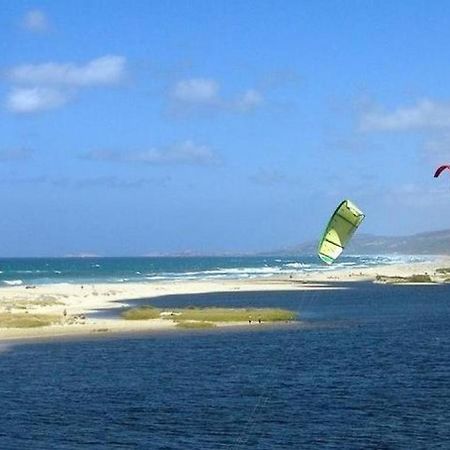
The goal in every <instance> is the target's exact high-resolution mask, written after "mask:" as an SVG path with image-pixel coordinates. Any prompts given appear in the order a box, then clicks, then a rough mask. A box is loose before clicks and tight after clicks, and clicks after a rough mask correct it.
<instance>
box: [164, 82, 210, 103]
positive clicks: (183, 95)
mask: <svg viewBox="0 0 450 450" xmlns="http://www.w3.org/2000/svg"><path fill="white" fill-rule="evenodd" d="M171 97H172V99H173V100H174V101H176V102H181V103H187V104H194V105H212V104H216V103H218V102H219V84H218V83H217V82H216V81H214V80H210V79H205V78H193V79H190V80H182V81H178V82H177V83H176V84H175V85H174V86H173V88H172V91H171Z"/></svg>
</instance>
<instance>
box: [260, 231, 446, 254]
mask: <svg viewBox="0 0 450 450" xmlns="http://www.w3.org/2000/svg"><path fill="white" fill-rule="evenodd" d="M317 245H318V241H307V242H304V243H301V244H298V245H293V246H289V247H285V248H282V249H278V250H275V251H270V252H266V253H264V254H265V255H279V256H283V255H286V256H291V255H298V254H313V253H316V250H317ZM346 253H347V254H360V255H377V254H378V255H382V254H397V255H450V229H445V230H438V231H428V232H421V233H415V234H411V235H406V236H378V235H374V234H368V233H360V234H356V235H355V236H354V237H353V239H352V240H351V241H350V243H349V244H348V246H347V248H346ZM261 254H262V253H261Z"/></svg>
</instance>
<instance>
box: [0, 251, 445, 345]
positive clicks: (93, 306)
mask: <svg viewBox="0 0 450 450" xmlns="http://www.w3.org/2000/svg"><path fill="white" fill-rule="evenodd" d="M442 267H450V257H437V258H436V259H434V260H433V261H428V262H417V263H409V264H392V265H382V266H373V267H368V268H343V269H339V270H335V271H330V272H309V273H306V274H305V273H304V272H297V273H294V274H293V275H292V276H291V277H287V276H285V275H284V276H278V277H270V278H267V277H263V278H250V279H222V280H210V279H209V280H195V281H192V280H189V281H183V280H177V281H158V282H137V283H89V284H68V283H62V284H42V285H36V286H35V287H34V288H33V289H27V286H24V285H21V286H2V287H0V312H1V313H2V314H4V315H8V314H10V315H11V314H18V315H23V314H26V315H28V316H23V317H31V316H32V315H40V314H42V315H48V316H53V317H57V318H58V320H60V321H62V322H65V323H60V324H53V325H48V326H42V327H36V328H4V327H3V328H0V342H6V341H17V340H19V341H26V342H34V341H37V340H38V341H39V340H42V339H62V338H64V339H65V338H73V337H80V336H85V337H87V336H92V337H93V336H113V335H120V334H133V333H139V334H140V333H149V332H159V331H169V330H176V329H177V328H176V323H175V322H173V321H171V320H169V319H167V318H157V319H151V320H125V319H122V318H116V319H105V318H98V317H95V316H89V314H90V313H92V312H94V311H102V310H110V309H114V308H118V309H120V308H124V307H127V306H129V304H128V303H127V301H128V300H137V299H152V298H156V297H161V296H168V295H182V294H200V293H202V294H207V293H214V292H216V293H217V292H231V293H232V292H250V291H261V292H267V291H272V292H277V291H288V290H291V291H296V290H302V291H305V290H307V291H313V290H333V289H345V287H342V286H338V283H342V282H353V281H375V279H376V277H377V275H382V276H384V277H408V276H411V275H413V274H425V273H426V274H429V275H431V276H432V277H433V278H434V279H433V281H443V280H444V276H441V278H439V276H440V275H439V274H438V273H436V269H438V268H442ZM224 306H226V305H224ZM273 306H275V305H273ZM64 312H65V313H66V315H64ZM5 317H7V316H5ZM227 326H228V327H229V326H240V327H249V326H250V327H251V326H252V325H249V324H248V323H246V322H239V323H232V324H229V323H219V324H218V327H227ZM180 331H182V330H180Z"/></svg>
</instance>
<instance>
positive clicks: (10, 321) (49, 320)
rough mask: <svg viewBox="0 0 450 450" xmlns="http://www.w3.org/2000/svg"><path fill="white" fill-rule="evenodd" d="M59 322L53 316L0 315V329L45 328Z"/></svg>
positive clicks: (58, 319)
mask: <svg viewBox="0 0 450 450" xmlns="http://www.w3.org/2000/svg"><path fill="white" fill-rule="evenodd" d="M60 321H61V319H60V317H59V316H57V315H54V314H27V313H22V312H20V313H0V328H36V327H46V326H48V325H52V324H55V323H59V322H60Z"/></svg>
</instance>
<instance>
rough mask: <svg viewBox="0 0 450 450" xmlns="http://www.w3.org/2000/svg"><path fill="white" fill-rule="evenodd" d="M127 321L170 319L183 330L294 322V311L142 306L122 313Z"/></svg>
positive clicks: (295, 315)
mask: <svg viewBox="0 0 450 450" xmlns="http://www.w3.org/2000/svg"><path fill="white" fill-rule="evenodd" d="M122 317H123V318H124V319H127V320H147V319H158V318H164V319H170V320H173V321H175V322H177V323H178V324H179V326H182V327H184V328H193V327H195V328H199V327H202V328H204V327H211V326H214V323H217V322H223V323H226V322H248V321H252V322H259V321H261V322H279V321H290V320H295V319H296V317H297V314H296V313H295V312H294V311H289V310H286V309H279V308H192V307H189V308H183V309H174V310H172V311H163V310H162V309H160V308H153V307H151V306H143V307H140V308H131V309H128V310H127V311H125V312H123V313H122Z"/></svg>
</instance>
